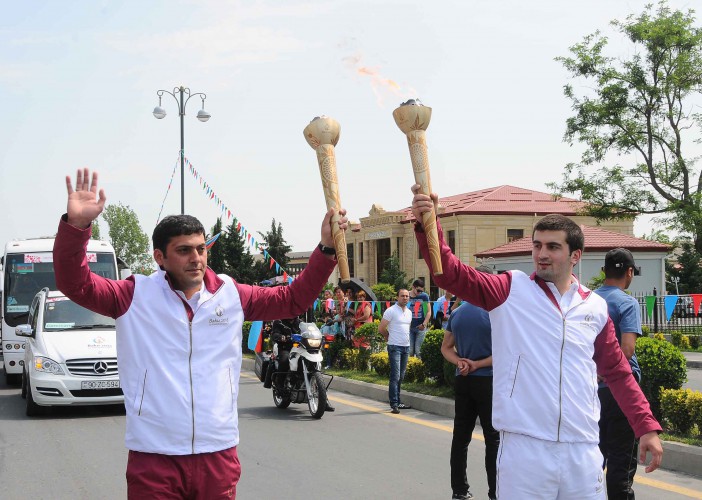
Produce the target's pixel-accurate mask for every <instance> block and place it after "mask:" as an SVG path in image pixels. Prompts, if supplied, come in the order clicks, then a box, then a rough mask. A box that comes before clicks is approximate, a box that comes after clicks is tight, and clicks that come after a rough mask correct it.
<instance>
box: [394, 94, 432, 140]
mask: <svg viewBox="0 0 702 500" xmlns="http://www.w3.org/2000/svg"><path fill="white" fill-rule="evenodd" d="M392 117H393V118H395V123H397V126H398V127H400V130H402V132H404V133H405V134H409V133H410V132H412V131H413V130H426V129H427V127H428V126H429V122H430V121H431V108H430V107H429V106H425V105H424V104H422V102H421V101H420V100H419V99H409V100H408V101H406V102H403V103H402V104H400V107H398V108H397V109H396V110H395V111H393V112H392Z"/></svg>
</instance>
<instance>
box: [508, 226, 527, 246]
mask: <svg viewBox="0 0 702 500" xmlns="http://www.w3.org/2000/svg"><path fill="white" fill-rule="evenodd" d="M521 238H524V229H508V230H507V243H509V242H510V241H514V240H518V239H521Z"/></svg>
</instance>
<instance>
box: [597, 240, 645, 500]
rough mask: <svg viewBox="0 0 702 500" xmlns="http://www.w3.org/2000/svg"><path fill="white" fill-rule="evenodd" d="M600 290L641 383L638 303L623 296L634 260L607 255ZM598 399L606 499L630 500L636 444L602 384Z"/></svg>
mask: <svg viewBox="0 0 702 500" xmlns="http://www.w3.org/2000/svg"><path fill="white" fill-rule="evenodd" d="M603 270H604V273H605V280H604V286H602V287H601V288H598V289H597V290H595V293H596V294H598V295H599V296H601V297H602V298H603V299H605V301H606V302H607V309H608V310H609V317H610V318H611V319H612V322H613V323H614V330H615V332H616V335H617V340H618V341H619V344H620V345H621V348H622V352H623V353H624V355H625V356H626V358H627V359H628V360H629V364H630V365H631V371H632V374H633V376H634V378H636V381H637V382H639V381H640V380H641V368H640V367H639V363H638V361H637V360H636V354H635V353H634V347H635V346H636V339H637V338H638V337H639V336H640V335H641V311H640V309H639V303H638V301H637V300H636V299H635V298H634V297H632V296H631V295H628V294H626V293H625V292H624V290H626V289H627V288H629V285H631V280H632V279H633V278H634V276H638V275H639V274H641V268H640V267H637V266H636V263H635V262H634V256H633V255H631V252H630V251H629V250H627V249H625V248H615V249H613V250H610V251H609V252H607V255H606V256H605V265H604V268H603ZM597 392H598V395H599V397H600V405H601V408H600V450H601V451H602V455H603V456H604V459H605V463H606V465H607V497H608V498H609V499H610V500H616V499H627V500H628V499H633V498H634V490H633V489H632V484H633V482H634V474H635V473H636V455H637V449H638V441H637V440H636V437H635V436H634V431H633V430H632V429H631V426H630V425H629V422H628V421H627V419H626V416H624V413H623V412H622V410H621V408H619V405H618V404H617V402H616V401H615V400H614V397H613V396H612V392H611V391H610V389H609V387H608V386H607V384H606V383H604V382H603V381H600V384H599V388H598V391H597Z"/></svg>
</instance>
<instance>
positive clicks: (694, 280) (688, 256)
mask: <svg viewBox="0 0 702 500" xmlns="http://www.w3.org/2000/svg"><path fill="white" fill-rule="evenodd" d="M678 245H679V247H680V249H681V253H680V254H679V255H678V259H677V262H676V263H670V262H666V265H665V268H666V273H667V275H668V280H667V286H666V287H667V290H668V293H673V294H675V293H681V294H688V293H700V292H702V268H701V267H700V263H701V262H702V255H700V253H699V252H698V251H697V249H696V248H695V246H694V245H693V244H692V242H691V241H690V240H680V241H678ZM674 279H678V280H679V281H678V286H677V289H676V287H675V281H674Z"/></svg>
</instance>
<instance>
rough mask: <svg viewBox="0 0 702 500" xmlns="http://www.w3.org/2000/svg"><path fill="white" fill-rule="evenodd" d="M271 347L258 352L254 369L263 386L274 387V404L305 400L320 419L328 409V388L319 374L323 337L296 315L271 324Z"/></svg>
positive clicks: (280, 404) (278, 405)
mask: <svg viewBox="0 0 702 500" xmlns="http://www.w3.org/2000/svg"><path fill="white" fill-rule="evenodd" d="M270 338H271V339H272V340H273V342H274V345H273V350H272V351H267V352H264V353H258V354H257V356H256V365H255V372H256V374H257V375H258V377H259V380H261V381H262V382H263V387H265V388H266V389H269V388H271V389H272V390H273V403H274V404H275V406H276V407H278V408H280V409H285V408H287V407H288V406H290V403H297V404H304V403H307V406H308V408H309V412H310V415H312V417H314V418H322V415H324V412H325V411H326V410H327V408H328V406H327V388H328V387H329V384H331V379H333V376H331V378H330V380H329V382H328V383H326V384H325V382H324V378H323V377H322V373H321V368H322V352H321V349H322V347H324V338H323V336H322V333H321V332H320V331H319V328H317V325H316V324H315V323H304V322H302V321H300V319H299V318H295V319H292V320H275V321H273V322H272V323H271V324H270Z"/></svg>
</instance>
